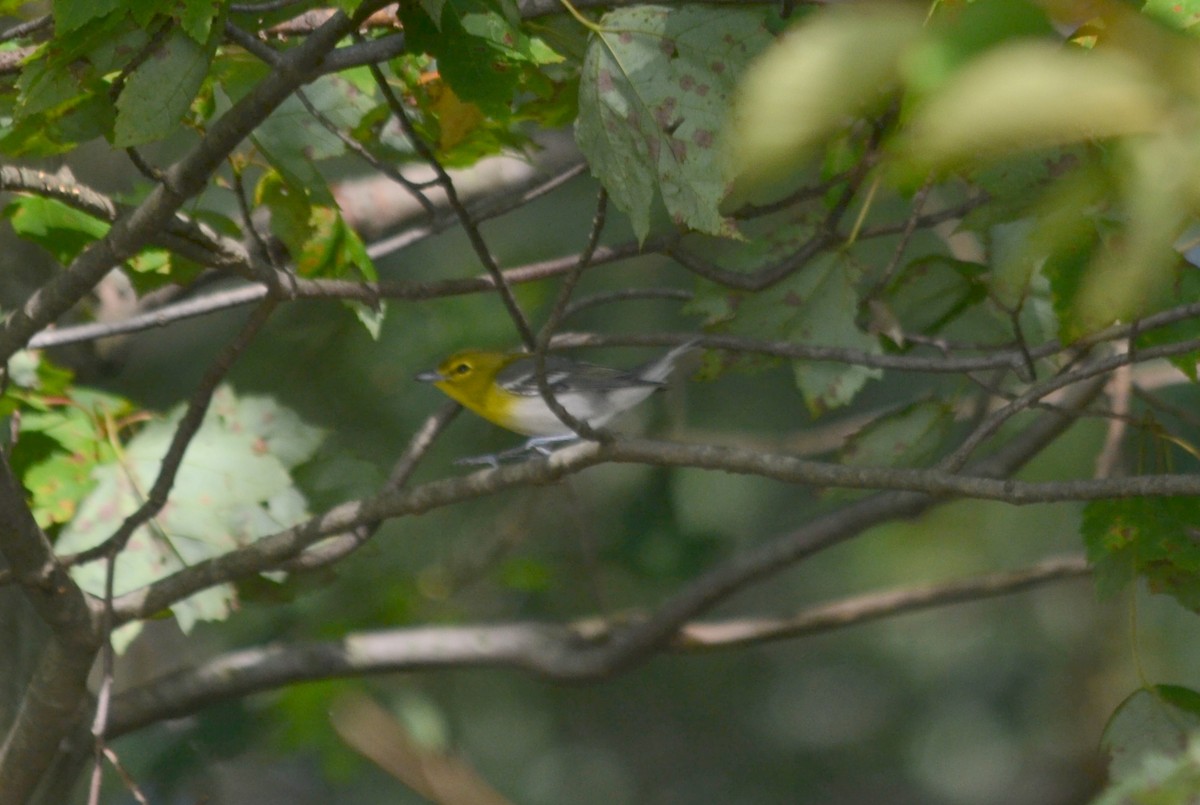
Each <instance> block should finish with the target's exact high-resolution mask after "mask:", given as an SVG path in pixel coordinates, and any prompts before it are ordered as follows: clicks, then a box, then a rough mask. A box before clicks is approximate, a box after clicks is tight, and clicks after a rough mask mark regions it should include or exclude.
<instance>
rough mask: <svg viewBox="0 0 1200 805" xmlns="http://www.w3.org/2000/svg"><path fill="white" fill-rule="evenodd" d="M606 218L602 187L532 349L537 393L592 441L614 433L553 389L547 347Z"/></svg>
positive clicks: (565, 422) (604, 197)
mask: <svg viewBox="0 0 1200 805" xmlns="http://www.w3.org/2000/svg"><path fill="white" fill-rule="evenodd" d="M607 218H608V194H607V193H606V192H604V189H603V188H601V190H600V192H599V193H598V194H597V197H596V214H595V216H594V217H593V218H592V227H591V230H590V231H589V233H588V240H587V244H586V245H585V246H584V247H583V251H582V252H580V253H579V262H578V263H576V265H575V267H574V268H573V269H571V270H570V271H569V272H567V275H566V276H565V277H563V281H562V284H561V285H560V286H559V288H558V296H557V298H556V299H555V300H554V306H553V307H552V308H551V309H550V315H548V316H547V317H546V321H545V323H544V324H543V325H542V329H541V330H540V331H539V332H538V334H537V341H536V343H535V345H534V350H533V366H534V370H533V371H534V377H535V378H536V379H537V387H538V393H539V394H541V395H542V400H543V401H544V402H545V403H546V405H547V406H549V408H550V410H551V411H553V412H554V415H555V416H556V417H558V419H559V421H560V422H562V423H563V424H564V425H566V426H567V427H568V428H570V429H571V430H573V431H575V433H577V434H579V436H580V437H581V438H584V439H589V440H591V441H593V442H603V441H608V440H610V439H612V434H610V433H608V432H606V431H602V430H599V429H597V428H593V427H592V426H591V425H590V424H589V423H587V422H584V421H583V420H581V419H579V418H578V417H576V416H575V415H574V414H572V413H571V412H570V411H568V410H567V409H566V406H564V405H563V404H562V403H561V402H559V401H558V398H557V397H555V396H554V390H553V389H551V388H550V382H549V381H548V380H547V379H546V350H547V349H548V348H549V346H550V339H551V338H553V337H554V332H555V330H557V329H558V324H559V322H560V321H562V317H563V314H564V313H566V310H567V305H568V304H569V303H570V301H571V294H572V293H574V292H575V286H576V285H577V284H578V283H579V278H580V277H581V276H583V270H584V269H585V268H587V266H588V264H589V263H590V262H591V261H592V256H593V255H594V254H595V253H596V247H597V246H598V245H599V244H600V235H601V233H603V231H604V222H605V220H607Z"/></svg>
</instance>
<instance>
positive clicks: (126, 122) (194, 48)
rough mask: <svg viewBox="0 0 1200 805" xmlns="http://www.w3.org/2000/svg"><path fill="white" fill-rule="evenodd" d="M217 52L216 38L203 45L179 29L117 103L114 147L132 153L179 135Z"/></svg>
mask: <svg viewBox="0 0 1200 805" xmlns="http://www.w3.org/2000/svg"><path fill="white" fill-rule="evenodd" d="M215 50H216V37H213V38H212V41H211V42H210V43H208V44H207V45H206V44H200V43H197V42H196V41H195V40H194V39H192V38H191V37H190V36H188V35H187V34H186V33H183V32H181V31H178V30H172V31H171V32H170V33H168V34H167V36H166V38H165V39H164V40H163V42H162V44H161V45H160V46H159V47H158V48H156V49H155V51H154V52H153V53H152V54H150V57H149V58H148V59H146V60H145V61H144V62H142V64H140V65H138V68H137V69H136V70H134V71H133V73H131V74H130V76H129V79H128V80H127V81H126V82H125V87H124V89H123V90H122V92H121V95H120V97H119V98H117V120H116V123H115V124H114V127H113V145H115V146H117V147H119V148H127V147H129V146H134V145H142V144H143V143H149V142H154V141H156V140H161V139H163V138H164V137H166V136H168V135H169V134H172V133H174V132H175V131H176V130H177V129H178V127H179V121H180V120H182V119H183V116H184V114H185V113H186V112H187V111H188V109H189V108H190V107H191V104H192V100H193V99H195V97H196V93H197V92H198V91H199V89H200V86H201V84H203V83H204V78H205V76H206V75H207V74H208V65H209V62H210V61H212V56H213V53H214V52H215Z"/></svg>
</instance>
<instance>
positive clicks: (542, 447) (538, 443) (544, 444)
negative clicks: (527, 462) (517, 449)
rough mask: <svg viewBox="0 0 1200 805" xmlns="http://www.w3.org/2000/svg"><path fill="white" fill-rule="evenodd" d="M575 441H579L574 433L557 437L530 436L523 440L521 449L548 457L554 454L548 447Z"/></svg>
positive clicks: (561, 434)
mask: <svg viewBox="0 0 1200 805" xmlns="http://www.w3.org/2000/svg"><path fill="white" fill-rule="evenodd" d="M577 441H579V435H578V434H575V433H560V434H559V435H557V436H530V437H529V438H528V439H526V440H525V444H524V446H523V447H522V448H521V449H522V450H523V451H525V452H527V453H539V454H541V455H543V456H548V455H550V454H551V453H553V452H554V450H552V449H551V448H550V445H552V444H554V445H559V444H565V443H567V442H577Z"/></svg>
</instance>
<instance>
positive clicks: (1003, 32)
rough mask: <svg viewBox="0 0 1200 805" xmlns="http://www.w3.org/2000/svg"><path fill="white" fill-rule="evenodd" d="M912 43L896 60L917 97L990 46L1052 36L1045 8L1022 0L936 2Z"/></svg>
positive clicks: (1052, 31) (929, 90) (947, 77)
mask: <svg viewBox="0 0 1200 805" xmlns="http://www.w3.org/2000/svg"><path fill="white" fill-rule="evenodd" d="M935 6H936V7H935V10H934V12H933V13H932V14H931V16H930V23H929V25H927V26H926V29H927V32H928V34H929V35H928V36H925V37H923V38H922V39H920V40H919V41H918V43H917V44H916V46H915V47H914V48H913V49H912V50H911V51H910V52H908V53H906V54H905V58H904V60H903V63H902V68H903V72H904V79H905V84H906V85H907V88H908V90H909V91H910V92H913V93H915V94H916V95H918V96H921V95H925V94H928V93H929V92H931V91H932V90H934V89H935V88H937V87H938V86H939V85H941V84H942V83H944V82H945V81H947V80H948V79H950V78H951V77H952V76H953V75H954V74H955V73H956V72H957V71H958V70H960V69H962V66H963V65H964V64H966V63H967V62H969V61H970V60H971V59H974V58H976V57H978V56H979V55H980V54H981V53H983V52H984V51H986V50H988V49H989V48H992V47H995V46H996V45H999V44H1002V43H1005V42H1010V41H1012V40H1014V39H1022V38H1055V37H1056V36H1057V34H1056V33H1055V30H1054V26H1053V25H1051V23H1050V20H1048V19H1047V18H1046V12H1045V11H1044V10H1043V9H1041V8H1039V7H1038V6H1036V5H1034V4H1033V3H1029V2H1026V1H1025V0H973V2H968V3H945V2H942V3H936V4H935Z"/></svg>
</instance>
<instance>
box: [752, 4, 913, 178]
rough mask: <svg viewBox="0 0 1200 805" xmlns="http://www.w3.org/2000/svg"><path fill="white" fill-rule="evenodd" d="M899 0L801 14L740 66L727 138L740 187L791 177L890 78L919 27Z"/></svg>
mask: <svg viewBox="0 0 1200 805" xmlns="http://www.w3.org/2000/svg"><path fill="white" fill-rule="evenodd" d="M922 22H923V18H922V15H921V13H920V12H919V10H917V9H914V8H912V7H911V6H906V5H904V4H900V3H892V4H873V5H862V6H855V7H854V8H836V7H835V8H829V9H826V10H823V11H818V12H815V13H813V14H812V15H810V16H809V17H808V18H806V19H805V20H804V21H803V22H802V23H801V24H800V25H798V26H797V27H796V28H795V29H793V30H792V31H791V32H790V33H788V34H786V35H785V36H784V37H783V38H781V39H780V40H779V41H778V42H776V43H775V44H774V45H773V46H772V47H771V48H770V50H768V51H767V52H766V53H765V54H764V55H763V57H762V58H761V59H759V60H758V61H757V62H755V64H754V65H753V66H752V67H751V68H750V69H749V70H748V71H747V72H746V77H745V80H744V81H743V82H742V86H741V87H740V89H739V90H738V96H737V102H736V107H735V118H734V124H733V134H732V135H731V138H730V142H729V145H730V146H731V148H730V150H731V155H732V161H733V174H734V176H736V177H737V182H738V185H739V187H740V188H742V190H740V191H735V192H750V191H753V190H754V189H756V188H760V187H766V188H768V189H770V188H771V187H772V186H774V185H776V184H777V183H779V182H781V181H786V180H787V179H788V178H789V177H791V176H792V175H793V174H794V173H795V171H796V170H797V168H798V167H799V166H801V165H803V163H804V162H805V161H806V160H808V159H809V158H810V157H811V156H812V154H813V152H814V150H815V148H816V147H817V146H819V145H820V144H821V143H822V142H824V141H825V140H826V139H827V138H829V137H830V136H832V135H833V134H834V132H836V131H838V130H839V129H841V128H844V127H845V126H846V125H847V123H848V122H849V121H850V120H852V119H853V118H855V117H857V116H860V115H862V114H863V113H864V112H866V111H867V110H868V109H870V108H871V107H872V106H873V105H875V104H877V103H878V102H879V101H880V100H881V99H882V98H883V97H885V95H886V93H887V92H888V91H889V90H890V89H891V88H892V87H894V86H895V85H896V83H897V81H898V78H899V76H898V70H899V63H900V59H901V58H902V56H903V55H904V53H905V51H906V50H907V49H908V48H909V46H910V45H911V44H912V43H913V42H914V41H916V40H917V38H918V37H919V36H920V34H921V26H922Z"/></svg>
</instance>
